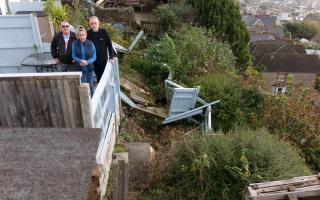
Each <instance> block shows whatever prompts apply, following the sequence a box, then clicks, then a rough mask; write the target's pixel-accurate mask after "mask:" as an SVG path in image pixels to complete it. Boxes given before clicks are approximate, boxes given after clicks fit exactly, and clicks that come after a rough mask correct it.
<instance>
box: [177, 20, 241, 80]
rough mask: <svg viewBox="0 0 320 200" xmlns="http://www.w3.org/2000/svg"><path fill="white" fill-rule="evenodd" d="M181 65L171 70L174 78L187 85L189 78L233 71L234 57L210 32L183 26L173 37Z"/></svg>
mask: <svg viewBox="0 0 320 200" xmlns="http://www.w3.org/2000/svg"><path fill="white" fill-rule="evenodd" d="M173 41H174V43H175V46H176V49H177V51H178V54H179V56H180V58H181V65H179V66H178V67H177V68H173V70H172V71H173V72H174V78H175V79H177V80H179V81H180V82H184V83H185V84H186V83H188V82H189V81H190V80H189V79H190V78H195V79H197V78H198V77H199V76H202V75H203V74H206V73H208V72H212V71H229V70H233V69H234V65H235V57H234V56H233V54H232V50H231V49H230V46H229V45H228V44H226V43H221V42H219V41H218V40H217V39H216V37H215V35H214V34H213V33H212V32H211V31H207V30H206V29H205V28H200V27H192V26H189V25H184V26H182V28H181V29H180V31H178V32H176V33H175V34H174V36H173Z"/></svg>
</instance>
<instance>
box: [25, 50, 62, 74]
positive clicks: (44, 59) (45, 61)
mask: <svg viewBox="0 0 320 200" xmlns="http://www.w3.org/2000/svg"><path fill="white" fill-rule="evenodd" d="M21 65H22V66H35V67H36V70H37V72H43V71H44V70H46V72H50V71H51V72H56V71H58V68H57V64H56V62H55V60H54V58H52V56H51V53H33V54H31V55H29V56H27V57H26V58H25V59H23V61H22V62H21Z"/></svg>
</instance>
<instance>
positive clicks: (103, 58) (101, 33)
mask: <svg viewBox="0 0 320 200" xmlns="http://www.w3.org/2000/svg"><path fill="white" fill-rule="evenodd" d="M97 34H98V37H97V38H95V37H94V36H93V35H94V32H93V30H92V29H90V30H88V36H87V39H89V40H91V41H92V42H93V43H94V46H95V48H96V51H97V60H96V61H95V63H94V64H105V63H106V62H107V60H108V52H109V58H110V59H113V57H114V51H113V47H112V42H111V39H110V37H109V34H108V32H107V30H106V29H102V28H99V30H98V32H97Z"/></svg>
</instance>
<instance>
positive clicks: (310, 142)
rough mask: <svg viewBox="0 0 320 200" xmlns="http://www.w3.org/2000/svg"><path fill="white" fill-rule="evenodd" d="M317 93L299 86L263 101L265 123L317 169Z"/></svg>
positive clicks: (319, 116)
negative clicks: (289, 142)
mask: <svg viewBox="0 0 320 200" xmlns="http://www.w3.org/2000/svg"><path fill="white" fill-rule="evenodd" d="M317 96H318V93H317V92H315V91H312V90H310V89H303V88H302V87H298V88H292V89H291V90H290V93H289V94H287V95H285V96H270V97H268V98H266V101H265V104H264V106H263V107H264V115H263V120H264V124H265V125H266V126H267V127H268V128H269V130H270V131H271V132H272V133H274V134H277V135H278V136H280V137H281V138H285V139H286V140H290V141H291V142H293V143H294V144H295V145H296V146H297V147H299V148H300V149H301V152H302V154H303V155H304V157H305V159H306V162H307V163H308V164H309V165H310V166H311V168H312V169H313V170H315V171H319V170H320V146H319V142H320V123H319V119H320V112H319V108H318V107H317V106H316V105H315V100H316V98H317Z"/></svg>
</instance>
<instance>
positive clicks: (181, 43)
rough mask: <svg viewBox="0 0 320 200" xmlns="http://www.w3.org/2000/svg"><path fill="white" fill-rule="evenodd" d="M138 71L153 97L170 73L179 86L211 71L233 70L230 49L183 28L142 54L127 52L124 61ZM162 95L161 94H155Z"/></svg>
mask: <svg viewBox="0 0 320 200" xmlns="http://www.w3.org/2000/svg"><path fill="white" fill-rule="evenodd" d="M124 61H125V65H130V66H132V67H133V68H135V69H137V70H138V71H139V72H141V73H142V74H143V75H144V76H145V77H146V78H147V80H148V81H149V83H150V85H151V87H152V88H153V89H154V90H153V91H154V92H155V93H156V94H157V93H159V91H160V88H162V89H163V81H164V80H165V79H166V78H167V77H168V74H169V73H170V72H172V73H173V76H174V79H175V80H177V81H179V82H180V83H184V84H188V83H189V84H190V80H191V82H192V80H193V79H197V78H199V77H201V76H202V75H203V74H206V73H209V72H213V71H234V68H233V66H234V64H235V58H234V57H233V55H232V50H231V49H230V46H229V45H228V44H226V43H222V42H219V41H218V39H216V38H215V36H214V35H213V33H212V32H211V31H207V30H206V29H204V28H199V27H192V26H189V25H184V26H182V27H181V29H180V30H179V31H177V32H176V33H174V34H171V35H168V34H165V35H164V36H163V37H161V39H160V40H159V41H155V42H153V43H152V44H151V45H150V46H149V48H148V49H147V50H146V53H145V54H142V55H141V54H138V53H134V52H133V53H131V54H129V55H127V56H126V57H125V58H124ZM159 94H160V95H163V93H161V92H160V93H159Z"/></svg>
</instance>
